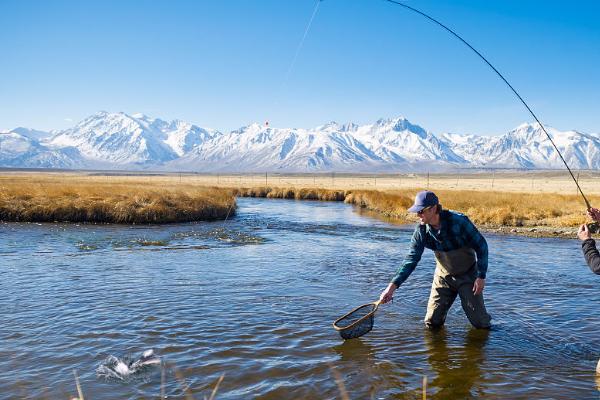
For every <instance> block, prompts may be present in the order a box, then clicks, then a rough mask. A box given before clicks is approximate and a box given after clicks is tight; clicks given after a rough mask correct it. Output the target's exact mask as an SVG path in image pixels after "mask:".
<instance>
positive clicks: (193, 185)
mask: <svg viewBox="0 0 600 400" xmlns="http://www.w3.org/2000/svg"><path fill="white" fill-rule="evenodd" d="M563 175H564V174H563ZM488 178H490V177H485V176H482V175H469V177H468V178H465V177H464V176H450V175H448V176H441V175H439V176H435V177H433V176H432V178H431V180H432V181H434V179H435V180H436V182H437V184H436V186H435V187H434V189H433V190H435V192H436V193H437V194H438V195H439V197H440V200H441V202H442V205H443V206H444V207H445V208H447V209H452V210H456V211H459V212H462V213H464V214H466V215H468V216H469V218H470V219H471V220H472V221H473V222H474V223H475V224H476V225H477V226H478V227H479V228H480V229H482V230H485V231H489V232H495V233H501V234H510V235H523V236H531V237H564V238H573V237H575V235H576V231H577V228H578V227H579V225H580V224H582V223H584V222H589V221H588V220H587V217H586V215H585V205H584V203H583V201H582V198H581V197H580V196H578V195H577V194H575V193H574V191H573V192H571V191H569V192H570V193H569V194H565V190H564V187H565V186H564V185H563V186H562V187H563V189H562V190H560V189H559V188H560V185H558V183H561V182H562V180H564V176H562V175H560V176H558V177H556V176H554V175H552V174H551V173H536V174H531V173H524V174H523V177H522V178H521V179H519V178H518V176H516V175H514V174H502V175H501V174H497V175H495V176H492V177H491V179H493V181H491V182H489V186H492V185H495V186H494V187H498V186H501V185H499V182H508V180H509V178H510V179H511V180H515V182H514V183H513V184H512V185H513V186H510V185H508V183H507V184H506V186H501V187H502V190H499V189H498V190H492V189H491V187H488V185H487V184H486V185H483V183H482V185H483V186H479V187H478V188H477V190H474V189H468V190H463V189H458V188H448V187H449V184H451V183H452V184H456V183H459V184H461V182H465V181H466V180H467V179H470V180H472V182H475V181H477V182H479V181H481V180H482V179H483V180H485V179H488ZM273 179H275V178H273V177H272V176H271V175H268V174H265V175H264V176H263V177H262V182H261V179H260V176H258V175H247V176H246V175H240V176H239V177H237V178H236V177H233V176H220V175H198V174H167V173H108V172H75V171H73V172H71V171H69V172H40V171H36V172H24V171H14V172H11V171H4V172H3V173H2V174H1V175H0V219H1V220H4V221H32V222H33V221H35V222H54V221H61V222H62V221H70V222H96V223H102V222H106V223H109V222H112V223H169V222H188V221H198V220H214V219H224V218H226V217H227V215H228V214H229V215H230V216H231V215H233V214H234V213H235V209H236V206H235V196H242V197H264V198H280V199H298V200H321V201H344V202H346V203H348V204H352V205H354V206H356V207H358V208H359V209H361V210H363V211H368V212H369V213H371V215H372V216H376V217H378V218H384V219H387V220H389V221H390V222H393V223H400V224H412V223H415V222H416V221H417V219H416V217H415V216H414V215H412V214H410V213H407V212H406V210H407V208H408V207H410V205H411V204H412V202H413V199H414V195H415V194H416V192H417V191H419V190H423V189H425V188H426V186H425V187H423V186H418V185H419V184H420V185H423V184H424V183H425V182H426V181H421V182H420V183H419V182H418V181H414V182H412V183H414V184H415V186H414V187H410V188H404V187H398V188H396V187H393V188H390V189H383V188H382V189H379V186H381V185H382V182H386V179H387V180H389V181H390V182H388V183H390V184H391V180H392V177H391V176H387V175H386V176H383V177H382V176H379V177H374V178H372V179H371V180H372V181H373V182H372V183H373V186H368V185H366V183H368V179H367V178H365V177H364V176H360V175H357V176H354V175H347V176H346V175H342V176H338V175H335V176H334V177H327V176H325V175H313V176H310V175H306V176H305V175H298V176H288V177H280V178H278V180H281V181H282V182H283V183H284V185H262V184H261V183H264V182H265V181H267V180H268V181H271V180H273ZM292 179H294V180H292ZM328 179H329V180H330V182H329V183H328V182H327V180H328ZM365 179H367V180H366V181H365ZM410 179H414V178H410ZM581 179H582V180H581V181H580V184H582V188H583V189H584V192H586V194H587V196H588V199H589V200H590V202H591V203H592V204H593V205H598V204H600V193H595V192H593V191H591V189H592V188H593V187H599V185H595V184H594V185H592V183H593V180H594V179H599V178H597V177H596V175H594V174H592V173H589V176H587V175H585V179H587V180H589V182H588V181H583V179H584V175H583V174H582V175H581ZM309 181H312V182H315V183H316V184H317V186H313V185H311V184H310V183H311V182H309ZM406 181H407V179H406V178H405V177H404V178H403V180H402V182H406ZM438 181H439V182H438ZM527 181H531V182H535V185H536V187H538V186H539V189H540V191H536V192H526V191H519V190H517V189H519V188H521V189H523V188H522V186H523V185H522V184H523V183H524V182H527ZM396 182H397V183H398V182H400V180H399V178H398V179H396ZM482 182H483V181H482ZM542 182H546V183H544V184H543V185H542ZM582 182H585V184H584V183H582ZM301 183H306V184H307V185H306V186H302V185H301ZM375 183H377V187H378V189H377V190H374V189H369V188H370V187H374V186H375ZM213 184H217V185H218V186H217V187H215V186H212V185H213ZM571 184H572V182H571ZM338 185H343V186H341V187H340V186H338ZM438 185H439V188H438ZM390 187H391V186H390ZM430 187H432V186H430ZM468 187H471V185H468ZM557 191H558V192H557Z"/></svg>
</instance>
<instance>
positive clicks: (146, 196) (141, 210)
mask: <svg viewBox="0 0 600 400" xmlns="http://www.w3.org/2000/svg"><path fill="white" fill-rule="evenodd" d="M235 209H236V203H235V197H234V195H233V194H232V191H231V190H227V189H223V188H211V187H191V188H186V187H182V186H179V185H173V184H170V185H169V184H161V185H150V184H148V183H147V182H142V181H138V182H128V183H126V184H123V183H119V182H114V181H111V180H110V179H101V178H98V179H95V180H93V181H90V180H75V179H66V180H65V179H62V178H61V176H60V175H28V176H18V177H14V176H1V177H0V220H1V221H10V222H16V221H21V222H87V223H119V224H163V223H175V222H191V221H211V220H219V219H225V218H227V216H228V215H229V216H231V215H233V214H235Z"/></svg>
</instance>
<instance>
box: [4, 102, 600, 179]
mask: <svg viewBox="0 0 600 400" xmlns="http://www.w3.org/2000/svg"><path fill="white" fill-rule="evenodd" d="M546 129H547V131H548V133H549V134H550V135H551V136H552V137H553V139H554V141H555V142H556V145H557V146H558V147H559V149H560V150H561V152H562V153H563V155H564V157H565V159H566V160H567V162H568V163H569V165H570V166H572V167H573V168H594V169H595V168H600V137H598V136H597V135H591V134H584V133H580V132H577V131H565V132H562V131H558V130H556V129H553V128H550V127H546ZM0 145H1V146H0V165H3V166H15V167H18V166H23V167H27V166H43V167H55V168H90V167H98V168H119V169H140V168H145V169H162V170H191V171H203V172H210V171H228V172H258V171H282V172H311V171H340V172H342V171H346V172H400V171H409V170H425V169H426V170H430V171H433V170H443V169H447V168H456V167H504V168H562V167H563V164H562V161H561V160H560V157H559V156H558V153H557V152H556V150H555V149H554V147H553V146H552V144H551V143H550V141H549V140H548V138H547V137H546V135H545V133H544V132H543V131H542V129H541V128H540V126H539V125H537V124H523V125H521V126H519V127H517V128H515V129H514V130H511V131H510V132H508V133H506V134H504V135H501V136H492V137H485V136H477V135H465V134H457V133H445V134H443V135H439V137H438V136H436V135H434V134H433V133H431V132H429V131H427V130H425V129H424V128H422V127H420V126H419V125H416V124H413V123H411V122H410V121H408V120H407V119H406V118H403V117H398V118H391V119H380V120H378V121H376V122H375V123H373V124H367V125H357V124H354V123H346V124H338V123H336V122H329V123H326V124H324V125H321V126H318V127H316V128H312V129H297V128H274V127H269V126H266V125H261V124H256V123H255V124H251V125H248V126H245V127H242V128H240V129H237V130H235V131H232V132H229V133H221V132H219V131H216V130H212V129H206V128H201V127H199V126H196V125H193V124H190V123H188V122H184V121H178V120H175V121H171V122H167V121H164V120H161V119H158V118H151V117H148V116H146V115H143V114H132V115H128V114H125V113H122V112H120V113H108V112H104V111H103V112H99V113H96V114H94V115H92V116H90V117H88V118H86V119H84V120H83V121H81V122H79V123H78V124H77V125H75V126H74V127H73V128H70V129H66V130H63V131H59V132H50V133H48V132H42V131H35V130H32V129H27V128H17V129H14V130H13V131H10V133H4V134H2V135H0Z"/></svg>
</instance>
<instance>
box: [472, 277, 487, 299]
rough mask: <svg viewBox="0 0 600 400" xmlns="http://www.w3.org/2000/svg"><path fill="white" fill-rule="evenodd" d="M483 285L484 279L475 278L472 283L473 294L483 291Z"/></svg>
mask: <svg viewBox="0 0 600 400" xmlns="http://www.w3.org/2000/svg"><path fill="white" fill-rule="evenodd" d="M484 287H485V279H481V278H477V279H475V283H474V284H473V294H474V295H475V296H477V295H479V294H481V293H483V288H484Z"/></svg>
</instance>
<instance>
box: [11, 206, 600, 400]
mask: <svg viewBox="0 0 600 400" xmlns="http://www.w3.org/2000/svg"><path fill="white" fill-rule="evenodd" d="M239 206H240V208H239V212H238V213H237V214H236V216H235V217H234V218H233V219H231V220H229V221H227V222H226V223H223V222H213V223H198V224H193V223H192V224H173V225H164V226H123V225H66V224H19V223H10V224H0V257H1V260H2V263H1V265H0V293H2V296H0V309H1V310H2V324H0V398H71V397H73V396H74V395H75V394H76V392H75V385H74V379H73V372H72V371H73V370H74V369H75V370H77V373H78V376H79V377H80V381H81V385H82V388H83V391H84V394H85V395H86V397H87V398H93V399H113V398H131V399H137V398H157V397H159V396H160V394H161V393H162V392H164V393H165V396H169V397H176V398H182V397H185V396H186V395H189V394H190V393H192V394H193V395H194V397H195V398H203V397H204V396H207V397H208V396H209V395H210V392H211V391H212V388H213V387H214V385H215V383H216V382H217V381H218V379H219V377H220V376H221V375H222V374H223V373H225V379H224V380H223V382H222V383H221V385H220V388H219V398H222V399H248V398H261V399H282V398H294V399H295V398H302V399H322V398H339V396H340V391H339V388H338V386H337V383H336V381H335V379H334V376H333V375H332V369H331V368H332V367H333V368H335V371H338V372H339V373H340V374H341V376H342V378H343V384H344V386H345V388H346V389H347V390H348V392H349V393H350V397H351V398H353V399H355V398H356V399H362V398H377V399H379V398H381V399H388V398H394V399H395V398H398V399H414V398H420V397H421V390H422V380H423V376H426V377H427V378H428V381H429V387H428V395H429V397H430V398H439V399H445V398H511V399H521V398H522V399H528V398H557V399H573V398H592V397H596V396H597V391H596V383H595V372H594V369H595V366H596V362H597V360H598V358H599V356H600V351H598V350H597V344H598V343H600V332H599V331H598V329H597V327H598V326H600V315H598V313H597V309H598V306H599V305H600V290H599V289H600V280H599V279H598V277H596V276H594V275H592V274H591V273H590V272H589V270H588V269H587V267H586V266H585V264H584V261H583V257H582V255H581V249H580V245H579V242H578V241H575V240H573V241H570V240H557V239H527V238H520V237H506V236H493V235H488V236H487V239H488V243H489V244H490V268H489V275H488V281H487V285H486V303H487V307H488V310H489V312H490V313H491V314H492V316H493V318H494V319H493V321H492V322H493V323H494V326H493V329H492V330H491V331H478V330H473V329H471V327H470V324H469V322H468V321H467V320H466V318H465V316H464V313H463V312H462V310H461V309H460V306H458V307H457V306H455V307H453V308H452V309H451V310H450V312H449V315H448V318H447V323H446V327H445V328H444V329H443V330H441V331H438V332H431V331H429V330H427V329H425V328H424V326H423V322H422V320H423V317H424V314H425V309H426V303H427V299H428V295H429V290H430V286H431V278H432V274H433V268H434V260H433V257H432V255H431V254H430V253H426V254H425V255H424V257H423V260H422V261H421V263H420V265H419V267H418V268H417V269H416V270H415V272H414V273H413V275H412V276H411V277H410V279H409V280H408V281H407V282H406V283H405V284H404V285H403V286H402V287H401V289H399V290H398V291H397V292H396V296H395V297H396V299H395V302H394V304H390V305H385V306H382V307H380V309H379V311H378V312H377V317H376V320H375V326H374V328H373V331H371V332H370V333H369V334H367V335H365V336H363V337H361V338H359V339H354V340H351V341H347V342H343V341H341V340H340V338H339V335H338V333H337V332H336V331H335V330H333V328H332V327H331V323H332V322H333V321H334V320H335V319H337V318H338V317H340V316H341V315H342V314H344V313H345V312H347V311H348V310H351V309H353V308H355V307H356V306H358V305H360V304H365V303H369V302H372V301H374V300H376V299H377V296H378V295H379V293H380V292H381V290H382V289H383V288H384V287H385V286H386V284H387V282H388V281H389V279H390V277H391V276H392V275H393V272H394V270H395V269H396V268H397V266H398V265H399V264H400V263H401V261H402V258H403V255H404V254H405V252H406V249H407V246H408V242H409V240H410V237H411V234H412V227H405V226H394V225H391V224H389V223H388V222H384V221H378V220H375V219H372V218H369V217H368V216H361V215H359V214H357V213H355V212H354V211H353V210H352V208H351V207H350V206H348V205H346V204H340V203H321V202H296V201H289V200H264V199H240V200H239ZM147 349H154V350H155V352H156V354H157V355H160V365H153V366H152V367H151V368H148V369H143V374H141V375H139V376H142V377H143V378H142V379H129V378H127V379H108V380H107V379H105V378H104V377H103V376H98V374H97V372H96V371H97V369H98V368H99V366H102V365H104V366H107V367H111V368H112V370H113V371H117V372H120V373H125V375H123V376H129V377H131V376H133V377H137V376H138V375H136V373H131V371H132V367H135V362H136V361H137V360H139V359H140V356H139V355H140V354H142V353H143V352H144V351H145V350H147ZM129 354H133V355H134V356H132V357H130V358H128V357H127V355H129ZM111 356H112V357H114V358H111ZM109 361H110V362H109ZM121 364H123V365H121ZM134 369H135V368H134ZM127 372H129V373H130V374H129V375H127ZM100 375H101V374H100ZM163 380H164V384H163V383H161V382H162V381H163Z"/></svg>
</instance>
